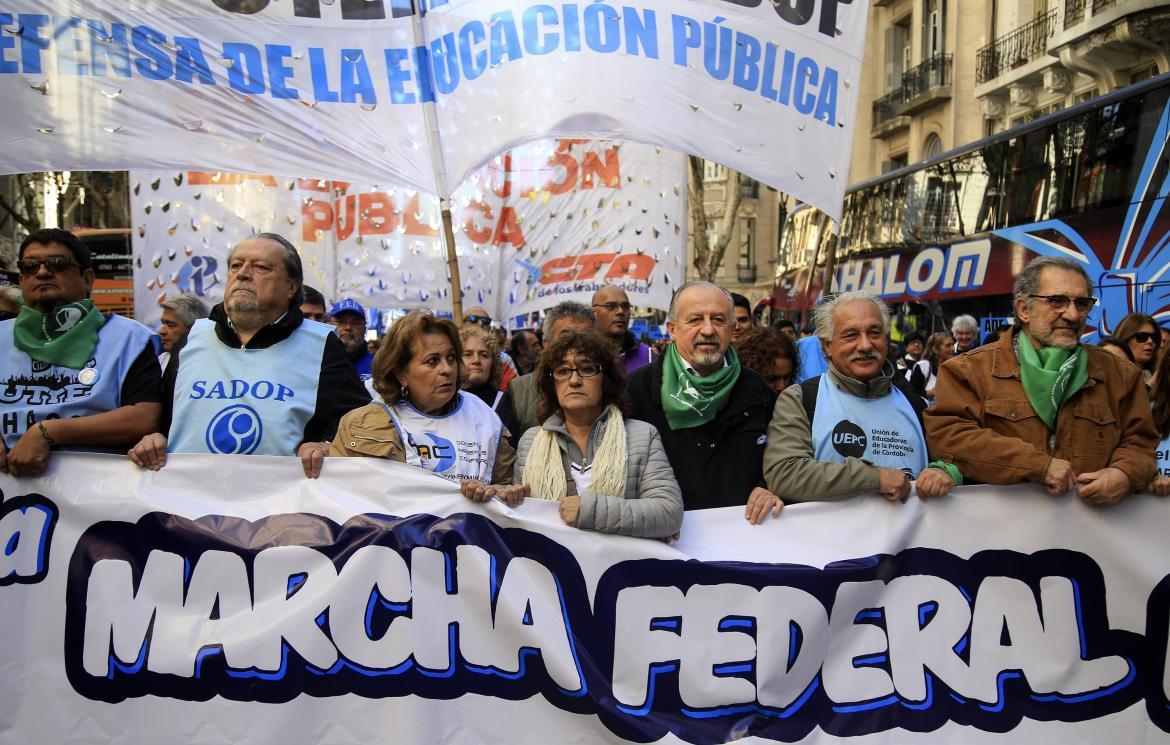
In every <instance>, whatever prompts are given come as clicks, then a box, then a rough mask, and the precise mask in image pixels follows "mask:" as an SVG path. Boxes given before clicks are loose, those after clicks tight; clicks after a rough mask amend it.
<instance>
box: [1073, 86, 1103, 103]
mask: <svg viewBox="0 0 1170 745" xmlns="http://www.w3.org/2000/svg"><path fill="white" fill-rule="evenodd" d="M1097 95H1098V94H1097V88H1096V86H1094V87H1092V88H1090V89H1089V90H1087V91H1081V92H1080V93H1078V94H1077V95H1076V96H1074V97H1073V103H1084V102H1085V101H1092V100H1093V99H1094V98H1096V97H1097Z"/></svg>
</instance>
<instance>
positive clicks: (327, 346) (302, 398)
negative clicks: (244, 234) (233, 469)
mask: <svg viewBox="0 0 1170 745" xmlns="http://www.w3.org/2000/svg"><path fill="white" fill-rule="evenodd" d="M303 276H304V275H303V272H302V269H301V259H300V256H298V255H297V250H296V248H295V247H293V245H292V244H291V243H289V242H288V241H287V240H286V239H284V238H283V237H281V236H279V235H276V234H274V233H260V234H259V235H255V236H253V237H251V238H248V239H247V240H245V241H244V242H243V243H241V244H239V245H238V246H236V247H235V248H234V249H232V252H231V254H229V255H228V261H227V286H226V288H225V290H224V300H223V302H222V303H220V304H219V305H217V306H215V307H214V308H212V309H211V315H210V317H209V318H206V319H202V320H199V321H196V322H195V325H194V326H193V327H192V329H191V333H190V335H189V336H188V338H187V345H186V346H185V347H183V348H182V349H180V350H178V351H176V352H175V353H174V354H173V356H172V357H171V361H170V364H169V365H168V366H167V370H166V373H165V374H164V376H163V405H164V409H163V421H162V424H161V426H160V428H159V432H157V433H155V434H151V435H147V436H146V437H144V438H142V440H141V441H140V442H139V443H138V444H137V445H135V446H134V448H133V449H132V450H131V451H130V460H132V461H134V462H135V463H137V464H138V465H140V466H143V467H145V468H150V469H152V470H158V469H159V468H161V467H162V466H163V465H164V464H165V463H166V457H167V453H222V454H226V455H294V454H295V455H297V456H298V457H300V459H301V463H302V466H303V468H304V471H305V475H306V476H309V477H310V478H314V477H316V476H317V475H318V474H319V473H320V470H321V462H322V459H323V458H324V457H325V453H326V452H328V450H329V442H328V440H330V439H332V437H333V434H334V433H335V432H336V430H337V423H338V421H339V420H340V419H341V417H342V416H343V415H344V414H346V413H347V412H349V411H350V410H351V409H356V408H358V407H360V406H363V405H365V404H367V403H369V401H370V396H369V394H368V393H366V389H365V387H364V386H363V385H362V383H361V381H360V380H358V376H357V373H356V372H355V371H354V368H353V365H351V364H350V362H349V359H348V358H347V357H346V354H345V347H344V345H343V344H342V342H341V340H340V339H339V338H337V335H336V334H333V333H330V328H329V326H327V325H325V324H323V323H318V322H316V321H306V320H305V319H304V318H303V316H302V315H301V310H300V306H301V301H302V299H303V296H302V292H301V286H302V284H303V281H304V280H303Z"/></svg>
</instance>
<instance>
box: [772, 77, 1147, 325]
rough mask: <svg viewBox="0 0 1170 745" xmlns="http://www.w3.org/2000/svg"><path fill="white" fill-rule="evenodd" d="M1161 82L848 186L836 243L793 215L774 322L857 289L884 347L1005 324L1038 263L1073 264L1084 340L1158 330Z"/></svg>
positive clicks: (823, 224) (815, 216)
mask: <svg viewBox="0 0 1170 745" xmlns="http://www.w3.org/2000/svg"><path fill="white" fill-rule="evenodd" d="M1168 194H1170V73H1168V74H1164V75H1160V76H1158V77H1156V78H1152V79H1150V80H1147V81H1143V82H1141V83H1138V84H1136V85H1132V86H1129V87H1128V88H1123V89H1120V90H1117V91H1115V92H1113V93H1110V94H1106V95H1104V96H1100V97H1098V98H1095V99H1093V100H1091V101H1088V102H1085V103H1082V104H1079V105H1077V106H1075V107H1072V108H1069V109H1065V110H1063V111H1059V112H1056V113H1054V114H1050V115H1048V116H1045V117H1043V118H1040V119H1036V120H1035V121H1032V122H1028V123H1026V124H1023V125H1020V126H1017V127H1015V128H1013V129H1010V130H1006V131H1004V132H1001V133H999V134H996V135H993V136H990V137H987V138H985V139H982V140H979V141H977V142H974V143H971V144H968V145H965V146H963V147H960V148H956V149H954V150H951V151H949V152H946V153H943V154H941V155H939V156H936V157H934V158H931V159H929V160H926V161H923V162H921V163H916V164H914V165H910V166H906V167H903V168H900V169H898V170H896V171H892V172H889V173H885V174H882V175H881V176H878V177H876V178H873V179H870V180H868V181H864V182H861V183H858V184H855V185H853V186H851V187H850V188H849V189H848V190H847V192H846V195H845V204H844V212H843V216H842V220H841V225H840V231H839V234H836V235H835V234H834V226H833V224H832V223H831V221H830V220H829V219H828V217H827V216H826V215H824V214H823V213H821V212H819V211H817V210H815V209H813V208H811V207H800V208H797V209H795V210H793V211H792V213H791V214H790V215H789V217H788V219H787V221H786V223H785V225H784V228H783V232H782V236H781V244H780V257H779V258H780V261H779V262H778V270H777V277H776V282H775V285H774V288H773V294H772V298H771V301H772V315H773V319H776V318H779V317H787V318H792V319H794V320H797V321H802V320H803V321H807V319H808V314H809V310H810V308H812V307H814V306H815V305H816V303H817V301H818V299H819V298H820V297H821V296H822V295H823V294H824V293H827V292H829V293H831V292H844V291H849V290H868V291H870V292H873V293H874V294H876V295H879V296H880V297H882V298H884V299H885V300H886V301H887V302H889V303H890V304H891V306H892V310H894V319H895V323H894V336H895V338H896V339H897V338H900V337H901V336H902V335H903V334H904V333H906V332H908V331H909V330H910V329H917V330H919V331H922V332H927V333H928V332H930V331H933V330H941V329H942V328H943V324H944V322H945V321H944V319H949V318H953V317H954V316H956V315H959V314H962V313H967V314H970V315H973V316H975V317H976V318H980V319H983V320H984V323H985V328H989V327H990V326H993V325H995V324H998V323H1002V322H1004V321H1005V320H1006V319H1008V318H1010V316H1011V315H1012V303H1011V291H1012V283H1013V281H1014V279H1015V276H1016V275H1017V274H1018V273H1019V271H1020V270H1021V269H1022V268H1023V267H1024V265H1025V264H1026V263H1027V262H1028V261H1029V260H1031V259H1032V258H1034V257H1035V256H1037V255H1061V256H1067V257H1070V258H1073V259H1075V260H1077V261H1079V262H1081V263H1083V264H1084V265H1085V268H1086V269H1087V270H1088V272H1089V275H1090V276H1091V277H1092V278H1093V279H1094V282H1095V287H1094V294H1096V296H1097V297H1098V298H1099V299H1100V302H1099V303H1098V304H1097V306H1096V307H1095V308H1094V309H1093V311H1092V312H1091V313H1090V315H1089V319H1088V322H1087V325H1086V338H1087V339H1092V338H1095V337H1096V335H1097V334H1101V335H1105V334H1109V333H1112V331H1113V329H1115V328H1116V326H1117V324H1118V322H1120V320H1121V319H1122V318H1123V317H1124V316H1125V315H1126V314H1127V313H1130V312H1141V313H1147V314H1149V315H1151V316H1153V317H1154V318H1156V319H1158V320H1159V321H1160V322H1161V321H1170V209H1165V208H1164V207H1166V205H1165V202H1166V201H1167V197H1168Z"/></svg>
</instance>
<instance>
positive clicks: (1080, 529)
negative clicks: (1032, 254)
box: [0, 454, 1170, 745]
mask: <svg viewBox="0 0 1170 745" xmlns="http://www.w3.org/2000/svg"><path fill="white" fill-rule="evenodd" d="M0 492H2V498H3V499H2V501H0V548H2V551H0V629H3V633H4V635H5V643H4V645H3V647H2V648H0V670H3V671H4V674H3V676H0V743H4V744H5V745H7V744H9V743H12V744H16V743H20V744H21V745H23V744H24V743H60V742H117V743H127V744H129V743H144V744H145V743H151V744H153V743H160V742H182V743H223V742H231V743H281V745H287V744H288V743H368V742H383V741H393V742H398V743H439V742H443V743H499V742H507V743H520V744H522V745H523V744H528V743H531V744H532V745H537V744H538V743H539V744H543V743H548V742H574V743H609V742H615V741H628V742H639V743H651V742H669V743H691V744H693V745H714V743H723V742H729V741H732V740H739V739H744V740H745V741H748V742H757V743H763V742H833V741H838V740H840V739H842V738H846V737H848V738H851V739H850V742H855V741H856V742H861V743H889V744H890V745H893V744H894V743H925V742H950V743H953V742H961V743H976V742H984V741H989V742H1005V743H1006V742H1010V743H1030V744H1031V743H1070V742H1090V741H1091V742H1118V743H1127V744H1128V743H1153V742H1164V741H1165V740H1166V733H1167V732H1170V697H1168V694H1170V678H1168V676H1167V664H1166V662H1167V627H1168V624H1167V621H1168V619H1170V577H1168V576H1167V575H1168V574H1170V548H1168V546H1167V543H1166V535H1168V534H1170V511H1168V510H1167V509H1166V506H1167V505H1166V503H1165V502H1164V501H1162V500H1158V499H1155V498H1152V497H1144V496H1139V497H1133V498H1131V499H1129V500H1127V501H1126V502H1124V503H1123V504H1121V505H1119V506H1116V507H1112V508H1109V509H1091V508H1089V507H1086V506H1084V505H1082V504H1081V503H1079V502H1078V501H1077V500H1076V499H1075V498H1074V497H1067V498H1052V497H1048V496H1047V495H1045V494H1043V492H1042V491H1041V490H1040V489H1038V488H1032V487H1027V486H1025V487H1015V488H997V487H968V488H962V489H959V490H957V491H956V492H955V493H953V494H952V495H951V496H949V497H946V498H943V499H940V500H937V501H932V502H926V503H923V502H919V501H918V500H916V499H912V500H910V501H909V502H907V503H906V504H897V503H890V502H887V501H885V500H883V499H881V498H879V497H876V496H874V497H872V498H859V499H855V500H851V501H848V502H843V503H812V504H805V505H796V506H791V507H788V508H786V509H785V510H784V511H783V513H782V514H781V515H780V517H779V518H777V519H775V520H769V521H768V522H766V523H765V524H763V525H760V526H752V525H749V524H748V523H747V522H746V521H745V520H744V518H743V513H742V510H740V509H730V508H729V509H724V510H710V511H703V512H693V513H688V514H687V516H686V520H685V523H684V525H683V529H682V537H681V539H680V540H679V541H677V542H675V543H673V544H667V543H663V542H660V541H655V540H648V539H635V538H626V537H617V536H607V535H600V534H596V533H589V532H585V531H581V530H578V529H577V528H575V527H572V526H568V525H565V524H564V523H563V522H561V520H560V518H559V516H558V511H557V509H556V505H555V504H552V503H547V502H538V501H534V500H529V501H527V502H525V503H524V504H522V505H521V506H519V507H518V508H515V509H511V508H508V507H506V506H505V505H503V504H501V503H499V502H491V503H488V504H486V505H478V504H474V503H472V502H470V501H468V500H465V499H464V498H462V497H461V496H460V495H459V493H458V491H457V490H456V488H455V487H453V486H452V485H450V484H449V483H448V482H446V481H443V480H442V479H439V478H438V477H435V476H433V475H430V474H427V473H425V472H423V471H421V470H417V469H414V468H411V467H409V466H405V465H401V464H397V463H390V462H386V461H379V460H369V459H357V458H351V459H345V458H330V459H328V460H327V461H326V463H325V466H324V471H323V474H322V477H321V478H320V479H318V480H314V481H310V480H306V479H305V478H304V477H303V476H302V475H301V471H300V464H299V462H298V461H296V460H295V459H291V458H273V457H258V456H253V457H244V456H173V457H172V458H171V459H170V461H169V462H168V464H167V465H166V467H165V468H164V469H163V470H162V471H160V472H157V473H151V472H147V471H141V470H139V469H137V468H135V467H134V466H132V465H131V464H129V463H128V462H127V461H126V460H125V459H124V458H118V457H115V456H108V455H89V454H55V455H54V458H53V461H52V463H51V464H50V467H49V470H48V472H47V473H46V475H45V476H43V477H41V478H35V479H15V478H12V477H10V476H8V475H5V474H0Z"/></svg>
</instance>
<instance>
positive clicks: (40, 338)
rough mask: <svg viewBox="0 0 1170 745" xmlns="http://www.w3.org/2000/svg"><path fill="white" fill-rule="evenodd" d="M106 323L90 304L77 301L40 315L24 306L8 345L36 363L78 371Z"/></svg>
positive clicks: (91, 302)
mask: <svg viewBox="0 0 1170 745" xmlns="http://www.w3.org/2000/svg"><path fill="white" fill-rule="evenodd" d="M105 322H106V319H105V317H104V316H102V314H101V311H99V310H98V309H97V308H95V307H93V301H92V300H88V299H87V300H78V301H77V302H76V303H67V304H65V305H61V306H58V307H56V308H54V309H53V310H52V312H51V313H41V312H40V311H39V310H35V309H33V308H31V307H29V306H27V305H25V306H22V307H21V309H20V315H18V316H17V317H16V324H15V325H14V326H13V329H12V343H13V344H15V345H16V348H17V349H19V350H21V351H23V352H25V353H26V354H28V356H29V357H32V358H33V359H34V360H36V361H37V362H44V363H45V364H48V365H56V366H57V367H72V368H74V369H77V368H80V367H81V366H82V365H84V364H85V363H86V362H88V361H89V358H90V357H93V350H94V349H96V348H97V342H98V329H100V328H101V327H102V324H103V323H105Z"/></svg>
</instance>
